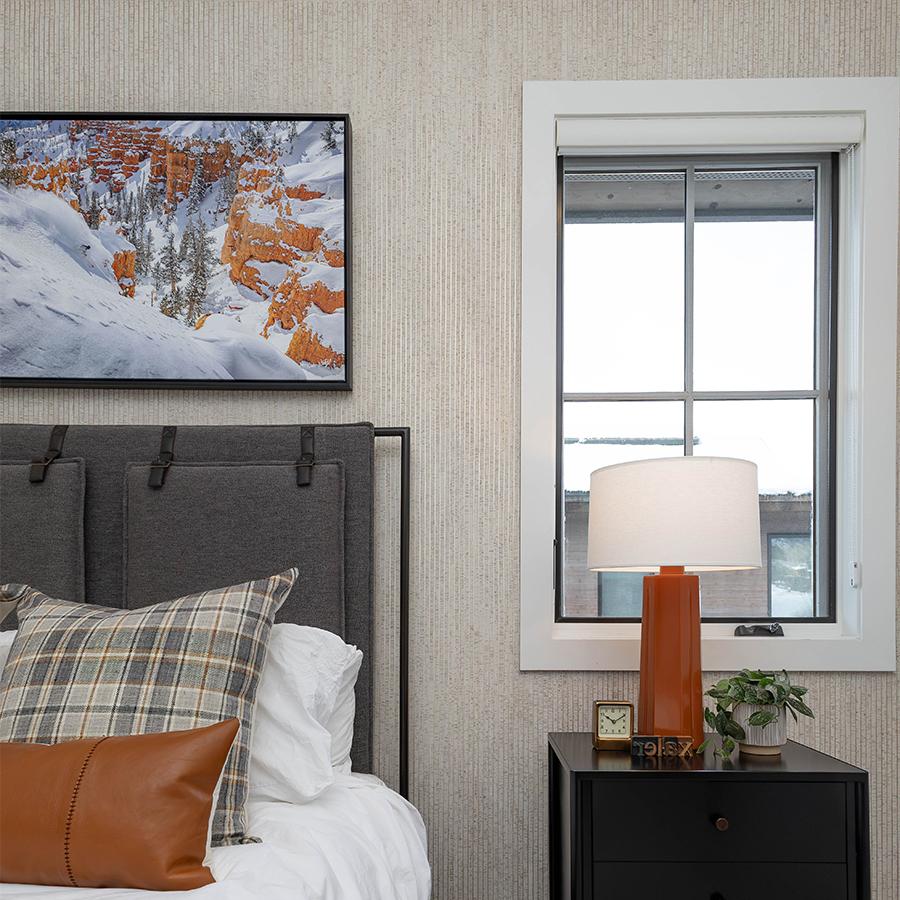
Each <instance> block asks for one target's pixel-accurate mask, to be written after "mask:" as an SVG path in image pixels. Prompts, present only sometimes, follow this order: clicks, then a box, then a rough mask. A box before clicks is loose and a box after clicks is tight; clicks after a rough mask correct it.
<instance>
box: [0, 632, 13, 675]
mask: <svg viewBox="0 0 900 900" xmlns="http://www.w3.org/2000/svg"><path fill="white" fill-rule="evenodd" d="M15 636H16V633H15V631H0V672H2V671H3V667H4V666H5V665H6V658H7V657H8V656H9V648H10V647H11V646H12V642H13V638H14V637H15Z"/></svg>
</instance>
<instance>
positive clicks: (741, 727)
mask: <svg viewBox="0 0 900 900" xmlns="http://www.w3.org/2000/svg"><path fill="white" fill-rule="evenodd" d="M806 691H807V689H806V688H805V687H801V686H800V685H799V684H791V679H790V677H789V676H788V673H787V672H785V671H784V670H782V671H781V672H757V671H753V670H751V669H742V670H741V671H740V672H738V674H737V675H732V676H731V677H730V678H723V679H721V680H720V681H717V682H716V683H715V684H714V685H713V686H712V687H711V688H710V689H709V690H708V691H707V692H706V695H707V696H708V697H712V698H713V699H714V700H715V701H716V708H715V711H713V710H711V709H709V708H707V709H705V710H704V712H703V714H704V717H705V718H706V724H707V725H709V727H710V728H712V729H713V731H715V732H716V734H718V735H719V737H720V738H721V739H722V745H721V747H718V748H717V749H716V756H719V757H721V758H722V759H730V758H731V754H732V753H733V752H734V748H735V742H736V741H737V742H739V743H740V746H741V752H742V753H751V754H760V755H765V756H778V755H779V754H780V753H781V748H782V747H783V746H784V745H785V743H786V742H787V716H785V714H784V713H785V710H787V712H789V713H790V714H791V715H792V716H793V717H794V721H795V722H796V721H797V713H800V715H803V716H809V717H810V718H814V715H813V711H812V710H811V709H810V708H809V707H808V706H807V705H806V703H805V702H804V701H803V696H804V694H806ZM711 740H712V738H711V737H709V738H707V739H706V740H705V741H704V742H703V743H702V744H701V745H700V747H699V748H698V752H702V751H703V750H704V749H705V748H706V745H707V744H708V743H709V742H710V741H711Z"/></svg>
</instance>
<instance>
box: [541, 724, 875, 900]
mask: <svg viewBox="0 0 900 900" xmlns="http://www.w3.org/2000/svg"><path fill="white" fill-rule="evenodd" d="M548 738H549V751H550V897H551V900H628V898H645V897H648V898H649V897H665V898H666V900H813V898H815V900H869V776H868V774H867V773H866V772H865V771H864V770H863V769H858V768H856V767H855V766H851V765H848V764H847V763H843V762H841V761H840V760H837V759H834V758H833V757H831V756H827V755H826V754H824V753H819V752H818V751H816V750H811V749H810V748H809V747H804V746H803V745H802V744H796V743H794V742H793V741H789V742H788V744H787V746H786V747H785V748H784V751H783V752H782V755H781V757H775V758H774V759H772V760H767V759H765V758H763V757H755V758H753V757H746V756H743V757H742V756H740V755H739V754H738V753H737V752H735V754H734V761H733V762H732V763H724V764H723V763H722V762H721V761H719V760H717V759H716V758H715V757H714V756H713V752H712V748H707V751H706V754H705V756H704V757H696V758H695V759H693V760H691V761H690V762H678V761H674V762H663V763H656V762H655V761H646V762H644V761H641V760H637V759H632V757H631V756H629V755H628V753H624V752H623V753H618V752H605V751H604V752H599V751H597V750H594V748H593V746H592V744H591V735H590V733H587V732H585V733H583V734H582V733H564V734H551V735H548Z"/></svg>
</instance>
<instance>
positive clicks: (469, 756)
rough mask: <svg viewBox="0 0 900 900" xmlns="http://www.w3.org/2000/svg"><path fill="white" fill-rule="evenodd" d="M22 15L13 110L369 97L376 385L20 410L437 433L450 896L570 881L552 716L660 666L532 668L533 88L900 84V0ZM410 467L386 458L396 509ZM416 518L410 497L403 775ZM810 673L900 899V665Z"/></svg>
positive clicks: (383, 469) (439, 821)
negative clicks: (523, 389)
mask: <svg viewBox="0 0 900 900" xmlns="http://www.w3.org/2000/svg"><path fill="white" fill-rule="evenodd" d="M0 16H2V28H0V41H2V46H0V96H2V104H3V106H4V107H5V108H6V109H22V110H42V109H46V110H66V111H68V110H73V111H84V110H142V111H154V110H165V111H182V110H183V111H188V110H192V111H203V110H210V111H220V112H253V111H270V112H329V111H337V112H344V111H346V112H349V113H350V114H351V116H352V121H353V128H354V185H353V188H354V225H353V227H354V240H355V248H354V249H355V271H354V285H355V297H354V302H355V310H354V327H355V333H354V351H355V354H356V359H355V376H356V381H357V387H356V389H355V390H354V391H353V393H352V394H350V395H342V396H335V395H331V396H324V395H323V396H321V397H317V396H310V395H308V394H303V395H300V394H298V395H292V394H289V393H233V394H232V393H225V392H211V393H207V392H176V391H171V392H159V393H156V392H149V391H142V392H138V391H136V392H128V391H63V390H47V391H35V390H28V391H26V390H6V391H4V392H3V393H2V394H0V416H2V418H3V419H5V420H18V421H26V422H28V421H30V422H46V423H52V422H83V423H116V422H122V423H138V422H153V423H172V424H180V423H185V424H187V423H272V422H310V421H313V422H314V421H351V420H359V419H369V420H371V421H373V422H375V423H376V424H382V425H392V424H406V425H410V426H411V427H412V429H413V434H414V464H415V471H414V509H413V523H412V529H413V542H414V547H413V572H412V586H413V612H412V635H413V638H412V640H413V646H412V668H413V695H412V705H413V728H414V732H413V738H412V741H413V743H412V746H413V768H412V794H413V800H414V801H415V803H416V804H417V805H418V807H419V808H420V809H421V810H422V813H423V814H424V816H425V820H426V822H427V824H428V827H429V830H430V835H431V858H432V861H433V865H434V884H435V888H434V896H435V898H437V900H519V898H522V900H539V898H543V897H545V896H546V884H547V881H546V879H547V835H546V810H545V806H546V801H545V791H546V777H545V765H546V743H545V733H546V732H547V731H548V730H560V729H584V728H587V727H589V709H590V702H591V700H592V699H593V698H594V697H596V696H599V695H601V694H602V695H606V696H634V694H635V691H636V678H635V676H634V675H632V674H621V673H576V674H554V673H546V674H540V673H530V674H522V673H520V672H519V670H518V628H519V612H518V545H517V518H518V499H517V498H518V488H519V485H518V405H519V393H518V374H517V373H518V366H519V358H518V354H519V339H518V330H519V269H520V258H519V257H520V252H519V241H520V233H519V230H520V215H519V211H520V202H519V195H520V189H521V185H520V181H519V166H520V123H521V119H520V116H521V112H520V96H521V83H522V80H523V79H535V78H572V79H593V78H610V79H612V78H623V79H633V78H741V77H774V76H780V77H785V76H825V75H832V76H834V75H894V74H897V71H898V37H897V33H898V4H897V2H896V0H880V2H878V0H871V2H867V0H816V2H814V0H792V2H787V0H718V2H712V0H597V2H576V0H555V2H551V0H526V2H518V3H514V2H488V0H482V2H473V0H456V2H438V0H417V2H413V0H394V2H387V0H380V2H376V0H373V2H365V0H352V2H351V0H328V2H312V0H310V2H299V0H298V2H279V0H219V2H193V0H184V2H180V0H171V2H149V0H147V2H145V0H128V2H126V0H95V2H91V0H0ZM0 252H2V248H0ZM39 337H40V336H39V335H35V340H38V339H39ZM395 461H396V452H395V451H394V450H388V451H387V452H385V453H382V455H381V458H380V460H379V472H380V476H381V477H380V481H379V498H378V499H379V503H381V504H383V508H384V509H385V510H388V509H390V508H393V504H394V502H395V500H396V493H395V491H396V486H395V485H396V482H395V480H394V477H393V463H394V462H395ZM394 524H395V522H394V520H392V519H391V518H390V513H389V512H387V511H386V512H385V513H384V514H383V518H382V521H381V523H380V529H381V533H380V535H379V541H380V545H379V547H380V553H379V570H378V594H379V610H380V612H379V620H378V649H379V652H380V659H379V661H378V668H379V671H380V677H379V685H378V694H379V697H380V699H381V705H382V707H383V715H384V720H383V721H384V727H383V728H382V729H381V731H380V734H379V760H380V762H379V768H380V770H381V771H382V772H383V773H384V774H385V775H386V777H388V778H389V779H391V778H393V773H394V771H395V769H396V762H395V750H394V746H393V744H392V741H393V726H394V723H395V721H396V717H395V714H394V712H393V710H394V704H395V699H396V692H395V690H394V687H393V672H392V670H391V668H390V660H391V659H394V658H396V657H395V654H396V629H395V627H394V622H395V619H394V608H393V604H392V600H391V598H392V596H393V590H394V587H395V585H396V575H395V573H394V571H393V570H392V567H391V560H392V559H396V539H395V536H394V532H393V530H392V526H393V525H394ZM804 681H805V682H806V683H808V684H809V685H810V688H811V696H812V698H813V700H814V702H815V707H816V709H817V710H820V711H821V714H820V717H819V718H818V719H817V720H816V721H815V722H813V723H810V724H807V723H803V725H802V727H801V728H800V730H799V737H800V738H801V739H803V740H806V741H808V742H809V743H811V744H813V745H814V746H816V747H819V748H821V749H823V750H826V751H828V752H831V753H835V754H838V755H840V756H842V757H844V758H845V759H848V760H850V761H851V762H854V763H857V764H858V765H861V766H865V767H866V768H868V769H869V770H870V771H871V772H872V828H873V831H872V835H873V845H872V852H873V855H874V859H875V869H874V888H875V896H876V897H877V898H879V900H889V898H897V897H898V887H897V885H898V881H900V863H898V858H900V837H898V821H900V799H898V798H900V769H898V760H897V756H898V753H900V720H898V712H897V709H898V702H900V690H898V679H897V677H896V676H895V675H892V674H875V675H862V674H848V675H837V674H824V675H805V676H804Z"/></svg>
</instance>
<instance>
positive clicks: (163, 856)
mask: <svg viewBox="0 0 900 900" xmlns="http://www.w3.org/2000/svg"><path fill="white" fill-rule="evenodd" d="M238 728H239V722H238V720H237V719H227V720H226V721H224V722H219V723H218V724H217V725H210V726H208V727H206V728H194V729H192V730H190V731H169V732H164V733H162V734H142V735H129V736H126V737H106V738H83V739H82V740H80V741H67V742H65V743H62V744H53V745H49V744H18V743H15V744H0V881H3V882H7V883H9V882H12V883H17V884H58V885H67V886H70V887H93V888H105V887H120V888H142V889H145V890H151V891H186V890H191V889H193V888H198V887H202V886H203V885H205V884H211V883H212V882H213V881H214V879H213V877H212V873H211V872H210V871H209V869H208V868H207V867H206V866H205V865H203V860H204V857H205V856H206V849H207V839H208V836H209V825H210V816H211V814H212V810H213V804H214V801H215V793H216V786H217V784H218V782H219V777H220V775H221V774H222V768H223V766H224V765H225V759H226V758H227V756H228V751H229V750H230V749H231V745H232V743H233V742H234V739H235V737H236V735H237V733H238Z"/></svg>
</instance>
